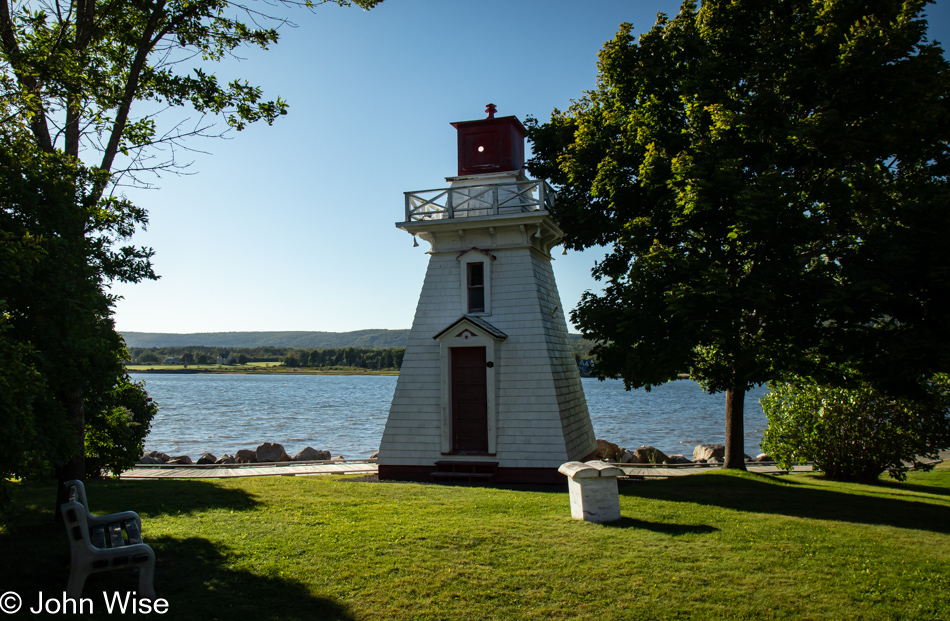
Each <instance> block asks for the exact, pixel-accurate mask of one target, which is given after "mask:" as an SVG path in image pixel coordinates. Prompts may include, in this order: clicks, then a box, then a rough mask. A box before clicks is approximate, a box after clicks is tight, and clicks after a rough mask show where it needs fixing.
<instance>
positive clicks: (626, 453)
mask: <svg viewBox="0 0 950 621" xmlns="http://www.w3.org/2000/svg"><path fill="white" fill-rule="evenodd" d="M620 463H622V464H632V463H636V462H634V457H633V453H632V452H631V451H630V450H628V449H623V455H621V456H620Z"/></svg>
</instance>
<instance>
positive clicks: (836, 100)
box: [529, 0, 950, 468]
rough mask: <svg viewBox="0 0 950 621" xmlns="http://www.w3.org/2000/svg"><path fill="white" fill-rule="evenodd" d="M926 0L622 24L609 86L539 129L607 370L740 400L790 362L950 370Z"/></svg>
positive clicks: (753, 6)
mask: <svg viewBox="0 0 950 621" xmlns="http://www.w3.org/2000/svg"><path fill="white" fill-rule="evenodd" d="M926 4H927V0H906V1H902V0H878V1H876V2H866V1H864V0H834V1H821V2H820V1H812V0H704V1H703V2H702V6H701V8H699V9H697V8H696V6H695V2H693V1H691V0H687V1H686V2H684V3H683V5H682V8H681V10H680V12H679V14H678V15H677V16H676V17H675V18H674V19H672V20H668V19H667V18H665V17H664V16H662V15H661V16H659V19H658V21H657V23H656V25H655V26H654V27H653V28H652V30H650V31H649V32H648V33H646V34H644V35H643V36H642V37H640V39H639V41H637V40H636V39H635V38H634V36H633V34H632V32H631V26H630V25H629V24H625V25H622V26H621V29H620V31H619V33H618V34H617V36H616V38H614V39H613V40H612V41H609V42H608V43H607V44H606V45H605V46H604V48H603V50H602V51H601V53H600V58H599V69H600V75H599V80H598V84H597V87H596V88H595V89H594V90H593V91H591V92H588V93H586V94H585V95H584V96H583V97H582V98H580V99H579V100H578V101H576V102H575V103H574V104H573V105H572V106H571V107H570V109H568V110H567V111H566V112H561V111H557V110H556V111H554V113H553V114H552V116H551V119H550V121H548V122H546V123H544V124H538V123H533V124H532V125H531V127H530V128H529V136H530V138H531V139H532V141H533V143H534V151H535V157H534V158H533V159H532V160H531V162H530V163H529V168H530V169H531V170H532V172H534V173H535V174H536V175H538V176H542V177H546V178H549V179H551V180H552V181H553V182H554V183H555V184H556V185H557V186H558V187H559V194H558V201H557V204H556V206H555V208H554V215H555V216H556V217H557V218H558V219H559V221H560V223H561V225H562V226H563V228H564V230H565V231H566V233H567V238H566V243H567V245H568V246H570V247H573V248H585V247H591V246H596V245H604V246H607V247H608V249H609V253H608V255H607V256H606V258H605V259H604V260H603V261H602V262H600V263H599V264H598V265H597V266H596V267H595V268H594V270H593V273H594V276H595V277H596V278H597V279H599V280H603V281H605V288H604V291H603V293H600V294H596V293H591V292H588V293H586V294H585V295H584V296H583V298H582V300H581V303H580V305H579V306H578V307H577V308H576V309H575V310H574V311H573V313H572V318H573V319H574V321H575V323H576V324H577V325H578V326H579V327H580V329H581V331H582V332H583V333H584V335H585V336H586V337H588V338H593V339H597V340H598V341H599V342H600V343H599V345H597V347H596V348H595V354H596V356H597V358H598V365H597V369H598V371H599V373H600V374H601V376H616V375H619V376H622V377H623V378H624V380H625V382H626V384H627V386H628V388H629V387H634V386H636V387H641V386H642V387H650V386H652V385H657V384H659V383H661V382H664V381H667V380H668V379H671V378H673V377H675V374H676V373H677V372H681V371H685V370H687V369H688V370H689V371H690V373H691V375H692V376H693V377H694V378H696V379H697V380H698V381H699V382H700V383H701V384H703V385H704V387H705V388H706V389H708V390H709V391H712V392H717V391H722V392H725V394H726V458H725V461H726V466H727V467H731V468H743V467H744V465H743V441H742V438H743V412H742V403H743V396H744V393H745V392H746V391H747V390H748V389H749V388H750V387H752V386H754V385H758V384H761V383H763V382H766V381H769V380H772V379H776V378H780V377H781V376H782V375H783V374H785V373H789V372H795V373H799V374H802V375H806V376H810V377H814V378H819V379H821V380H822V381H827V382H842V381H848V380H853V381H859V380H860V381H871V382H873V383H874V384H875V385H877V386H880V387H882V388H885V389H887V390H891V391H895V392H905V393H913V392H914V391H915V390H919V389H920V387H921V386H922V385H923V383H924V382H925V380H926V378H928V377H930V376H931V375H932V373H934V372H936V371H946V370H947V367H948V363H950V358H948V347H947V346H948V344H950V339H948V336H950V332H948V330H950V328H948V326H950V322H948V321H947V320H948V319H950V317H947V313H948V310H947V307H946V305H945V304H943V303H941V302H939V301H940V300H946V299H950V278H947V276H948V269H950V251H948V245H947V244H946V243H945V240H946V235H947V232H948V231H950V209H948V206H950V202H948V197H950V194H948V186H947V174H948V172H950V168H948V164H950V161H948V150H947V145H948V141H950V123H948V121H950V114H948V101H950V99H948V95H950V82H948V78H950V72H948V67H947V63H946V61H945V60H944V57H943V54H942V51H941V49H940V48H939V47H938V46H937V44H935V43H930V42H928V41H927V39H926V32H927V30H926V21H925V20H924V19H923V17H922V14H923V9H924V7H925V5H926Z"/></svg>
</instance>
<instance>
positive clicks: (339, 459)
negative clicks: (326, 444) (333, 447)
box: [330, 455, 346, 461]
mask: <svg viewBox="0 0 950 621" xmlns="http://www.w3.org/2000/svg"><path fill="white" fill-rule="evenodd" d="M330 461H346V458H345V457H343V456H342V455H337V456H336V457H334V458H333V459H331V460H330Z"/></svg>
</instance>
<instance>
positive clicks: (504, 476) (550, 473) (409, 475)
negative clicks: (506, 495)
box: [379, 465, 567, 485]
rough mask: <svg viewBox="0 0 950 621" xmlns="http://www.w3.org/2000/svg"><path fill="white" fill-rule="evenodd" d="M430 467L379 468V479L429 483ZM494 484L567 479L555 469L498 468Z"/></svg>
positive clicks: (552, 482) (557, 482)
mask: <svg viewBox="0 0 950 621" xmlns="http://www.w3.org/2000/svg"><path fill="white" fill-rule="evenodd" d="M435 471H436V467H435V465H432V466H383V465H381V466H379V478H380V479H385V480H390V481H427V482H428V481H431V480H432V479H431V478H430V477H429V475H430V474H431V473H433V472H435ZM493 482H494V483H536V484H545V485H564V484H565V483H567V477H566V476H564V475H563V474H561V473H560V472H558V471H557V468H498V470H496V471H495V479H494V481H493Z"/></svg>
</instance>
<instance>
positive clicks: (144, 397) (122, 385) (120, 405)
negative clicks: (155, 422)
mask: <svg viewBox="0 0 950 621" xmlns="http://www.w3.org/2000/svg"><path fill="white" fill-rule="evenodd" d="M96 405H97V406H98V408H101V414H99V415H98V416H96V417H94V418H92V419H91V420H88V421H86V476H87V477H88V478H93V479H95V478H99V477H100V476H102V475H103V474H106V475H108V474H111V475H112V476H118V475H119V474H120V473H121V472H122V471H123V470H128V469H130V468H132V467H133V466H134V465H135V464H136V463H137V462H138V460H139V458H141V457H142V451H143V449H144V448H145V437H146V436H147V435H148V433H149V431H151V423H152V418H153V417H154V416H155V414H156V413H158V405H156V403H155V402H154V401H152V399H151V397H149V396H148V394H147V393H146V392H145V387H144V385H143V384H142V383H140V382H133V381H131V380H130V379H129V377H128V375H126V376H124V377H122V378H120V380H119V382H118V384H117V385H116V387H115V388H114V390H113V391H112V392H111V393H110V394H108V395H106V396H105V397H104V398H103V399H102V403H99V404H96Z"/></svg>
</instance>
